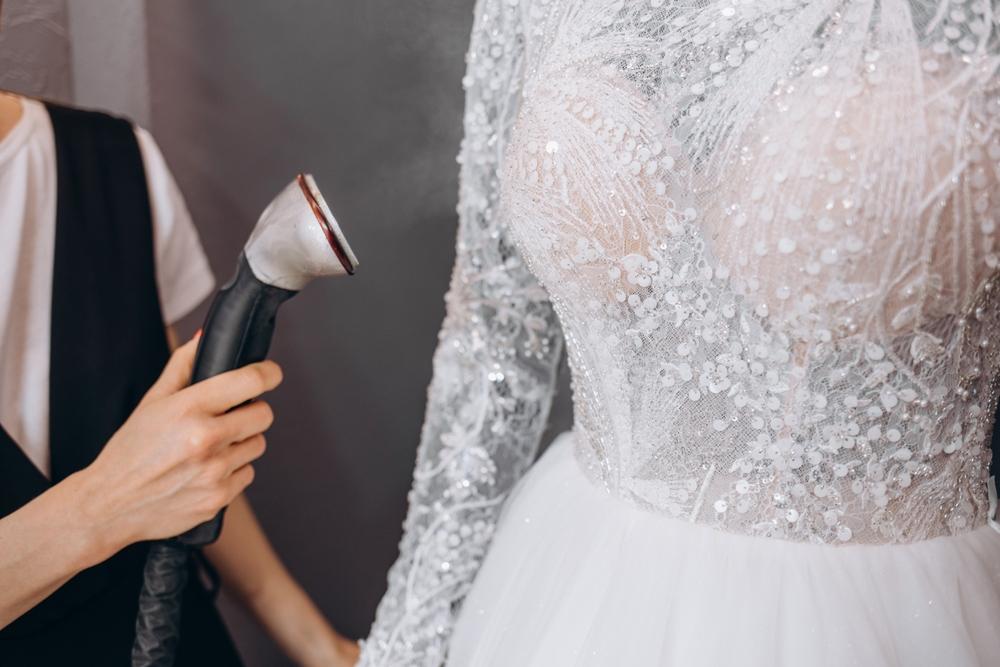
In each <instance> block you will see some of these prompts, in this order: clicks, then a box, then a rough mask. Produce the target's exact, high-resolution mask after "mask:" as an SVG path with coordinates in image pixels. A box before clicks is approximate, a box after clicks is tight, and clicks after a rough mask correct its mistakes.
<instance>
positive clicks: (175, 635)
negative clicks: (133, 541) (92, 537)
mask: <svg viewBox="0 0 1000 667" xmlns="http://www.w3.org/2000/svg"><path fill="white" fill-rule="evenodd" d="M189 549H190V547H188V546H187V545H184V544H180V543H179V542H154V543H153V545H152V546H151V547H150V549H149V555H148V556H147V557H146V568H145V570H143V576H142V593H141V594H140V595H139V616H138V617H137V619H136V623H135V643H134V644H133V645H132V667H172V665H173V664H174V655H175V654H176V653H177V643H178V641H180V636H181V632H180V630H181V627H180V626H181V602H182V600H183V599H184V587H185V586H186V585H187V579H188V568H187V561H188V551H189Z"/></svg>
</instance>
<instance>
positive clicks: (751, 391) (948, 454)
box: [363, 0, 1000, 665]
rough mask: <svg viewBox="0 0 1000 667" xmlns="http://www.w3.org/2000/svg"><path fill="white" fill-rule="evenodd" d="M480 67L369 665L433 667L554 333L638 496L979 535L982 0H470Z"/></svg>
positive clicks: (994, 261)
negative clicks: (431, 360)
mask: <svg viewBox="0 0 1000 667" xmlns="http://www.w3.org/2000/svg"><path fill="white" fill-rule="evenodd" d="M465 84H466V86H467V90H468V98H467V110H466V139H465V142H464V144H463V149H462V154H461V161H462V175H461V178H462V196H461V204H460V206H459V212H460V229H459V242H458V259H457V262H456V268H455V273H454V276H453V281H452V286H451V289H450V291H449V296H448V317H447V320H446V322H445V325H444V328H443V330H442V338H441V345H440V347H439V349H438V351H437V354H436V356H435V374H434V380H433V382H432V385H431V389H430V393H429V403H428V412H427V421H426V423H425V428H424V431H423V434H422V441H421V447H420V453H419V456H418V465H417V470H416V473H415V484H414V490H413V492H412V494H411V497H410V501H411V508H410V514H409V516H408V518H407V523H406V534H405V536H404V539H403V544H402V549H401V556H400V559H399V561H398V562H397V563H396V565H395V566H394V568H393V570H392V572H391V573H390V581H389V592H388V593H387V595H386V598H385V599H384V601H383V603H382V605H381V606H380V608H379V614H378V618H377V619H376V623H375V625H374V627H373V630H372V635H371V638H370V639H369V641H368V642H366V644H365V647H364V652H363V663H364V664H379V665H382V664H385V665H390V664H391V665H395V664H400V665H404V664H405V665H410V664H421V665H436V664H439V663H440V662H441V661H442V659H443V656H444V654H445V651H446V648H447V637H448V634H449V630H450V626H451V622H452V619H453V617H454V614H455V613H456V611H457V608H458V604H459V603H460V601H461V599H462V596H463V595H464V593H465V591H466V590H467V588H468V585H469V584H470V582H471V580H472V578H473V576H474V574H475V571H476V569H477V567H478V564H479V562H480V560H481V558H482V556H483V554H484V553H485V550H486V548H487V547H488V543H489V539H490V533H491V530H492V527H493V524H494V521H495V518H496V515H497V512H498V511H499V506H500V503H501V502H502V501H503V499H504V497H505V495H506V493H507V491H509V489H510V487H511V485H512V484H513V482H514V481H515V480H516V479H517V477H518V476H519V475H520V474H521V473H522V472H523V470H524V469H525V468H527V466H528V465H529V464H530V461H531V460H532V458H533V456H534V451H535V447H536V445H537V440H538V437H539V434H540V433H541V431H542V429H543V427H544V422H545V417H546V415H547V410H548V404H549V400H550V394H551V391H552V381H553V371H554V368H555V365H556V362H557V360H558V356H559V353H560V341H561V340H565V343H566V348H567V350H568V353H569V359H570V366H571V369H572V374H573V401H574V407H575V417H576V419H575V425H574V430H576V431H577V433H578V436H579V437H578V438H577V440H578V442H579V443H581V444H580V449H579V452H578V453H579V456H580V459H581V461H582V462H583V464H584V465H585V467H586V468H587V470H588V472H589V474H590V476H591V477H592V478H593V479H594V480H595V481H596V482H598V483H600V484H602V485H603V486H604V487H605V488H607V489H608V491H609V492H610V493H612V494H615V495H616V496H619V497H621V498H624V499H626V500H628V501H630V502H633V503H636V504H638V505H640V506H642V507H644V508H647V509H649V510H651V511H656V512H662V513H665V514H667V515H670V516H674V517H677V518H681V519H684V520H690V521H697V522H700V523H704V524H708V525H712V526H715V527H717V528H719V529H723V530H727V531H733V532H739V533H745V534H753V535H760V536H766V537H774V538H783V539H790V540H797V541H808V542H817V543H829V544H843V543H859V542H860V543H899V542H909V541H914V540H921V539H927V538H931V537H936V536H941V535H948V534H954V533H959V532H963V531H966V530H969V529H971V528H973V527H976V526H979V525H981V524H982V523H984V522H985V521H986V518H987V507H988V497H987V470H988V462H989V436H990V433H991V431H992V422H993V414H994V409H995V404H996V396H997V383H998V381H1000V380H997V379H996V378H997V377H998V371H1000V368H998V363H1000V359H998V353H997V348H998V347H1000V335H998V334H997V333H996V332H997V330H998V329H997V327H998V325H1000V304H997V303H996V301H995V297H994V293H995V292H996V290H998V289H1000V276H998V275H997V273H998V270H1000V267H998V264H1000V260H998V256H997V255H996V254H995V252H996V248H995V244H996V239H997V236H998V230H997V224H998V222H1000V5H998V4H997V2H996V0H940V1H939V0H878V1H876V0H701V1H686V2H673V1H670V0H520V2H518V0H480V1H479V3H478V6H477V17H476V23H475V27H474V31H473V40H472V45H471V48H470V57H469V69H468V75H467V76H466V79H465ZM501 158H503V159H501ZM994 284H996V288H994ZM560 332H561V333H560Z"/></svg>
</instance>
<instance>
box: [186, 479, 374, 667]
mask: <svg viewBox="0 0 1000 667" xmlns="http://www.w3.org/2000/svg"><path fill="white" fill-rule="evenodd" d="M205 555H206V556H208V559H209V560H210V561H212V565H214V566H215V567H216V569H217V570H218V571H219V574H220V575H221V576H222V584H223V587H224V588H225V589H226V591H228V592H229V593H230V594H232V595H233V596H234V597H235V598H236V599H238V600H239V601H240V602H242V603H243V606H244V607H246V609H247V610H248V611H249V612H250V613H251V614H253V616H254V617H255V618H256V619H257V620H258V621H259V622H260V624H261V625H262V626H263V627H264V628H265V629H266V630H267V632H268V634H269V635H271V637H272V638H274V640H275V641H276V642H277V643H278V645H279V646H281V648H282V649H283V650H284V652H285V654H286V655H287V656H288V657H289V658H291V659H292V660H293V661H294V662H295V664H297V665H302V666H303V667H353V665H354V664H355V663H357V661H358V645H357V643H356V642H353V641H351V640H349V639H347V638H345V637H344V636H342V635H341V634H339V633H338V632H337V631H336V630H335V629H334V628H333V626H332V625H331V624H330V622H329V621H327V619H326V618H325V617H324V616H323V612H322V611H320V609H319V608H318V607H317V606H316V604H315V603H314V602H313V601H312V600H311V599H310V598H309V596H308V595H307V594H306V592H305V591H304V590H303V589H302V587H301V586H299V584H298V582H296V581H295V579H294V578H293V577H292V575H291V574H290V573H289V572H288V570H287V569H286V568H285V566H284V564H283V563H282V562H281V559H280V558H278V555H277V554H276V553H275V551H274V548H273V547H272V546H271V543H270V541H269V540H268V539H267V536H266V535H264V531H263V530H262V529H261V527H260V523H258V521H257V517H256V516H254V513H253V508H251V507H250V503H249V502H248V501H247V499H246V496H240V497H239V498H237V499H236V500H235V501H234V502H233V504H232V505H231V506H230V507H229V510H228V511H227V512H226V521H225V522H224V523H223V526H222V535H221V536H219V539H218V541H216V542H214V543H213V544H210V545H208V546H207V547H205Z"/></svg>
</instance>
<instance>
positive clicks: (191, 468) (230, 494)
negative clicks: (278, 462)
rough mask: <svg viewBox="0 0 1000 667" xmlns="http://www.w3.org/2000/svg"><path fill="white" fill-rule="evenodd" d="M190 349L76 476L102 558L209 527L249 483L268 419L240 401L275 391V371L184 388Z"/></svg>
mask: <svg viewBox="0 0 1000 667" xmlns="http://www.w3.org/2000/svg"><path fill="white" fill-rule="evenodd" d="M196 346H197V337H196V338H194V339H192V340H191V341H189V342H188V343H187V344H185V345H183V346H181V347H180V348H178V349H177V350H176V351H175V352H174V354H173V355H172V356H171V358H170V361H169V362H168V363H167V366H166V368H165V369H164V370H163V373H162V375H161V376H160V378H159V380H157V382H156V384H154V385H153V386H152V387H151V388H150V390H149V391H148V392H147V393H146V396H145V397H144V398H143V399H142V401H141V402H140V404H139V406H138V407H137V408H136V409H135V411H134V412H133V413H132V415H131V416H130V417H129V418H128V420H127V421H126V422H125V423H124V424H123V425H122V427H121V428H120V429H119V430H118V432H117V433H115V435H114V436H113V437H112V438H111V440H110V441H109V442H108V444H107V445H106V446H105V447H104V449H103V451H102V452H101V454H100V455H99V456H98V457H97V460H95V461H94V463H93V464H91V465H90V466H88V467H87V468H86V469H84V470H83V471H81V472H79V473H77V474H76V475H74V476H73V477H75V478H76V479H74V480H73V481H74V483H76V484H78V485H79V487H80V489H81V490H82V493H81V496H80V497H81V498H83V499H84V501H83V503H82V506H81V507H80V508H79V511H80V513H81V515H82V520H83V521H84V523H85V524H86V525H89V526H91V527H92V528H93V530H94V534H95V535H97V536H99V539H100V543H101V546H102V547H103V550H105V551H106V552H107V553H106V556H110V555H111V554H113V553H114V552H115V551H117V550H118V549H121V548H122V547H125V546H127V545H128V544H131V543H133V542H138V541H142V540H152V539H161V538H166V537H172V536H174V535H178V534H180V533H183V532H184V531H186V530H188V529H189V528H192V527H193V526H196V525H198V524H200V523H202V522H204V521H207V520H209V519H211V518H212V517H214V516H215V514H216V513H217V512H218V511H219V510H220V509H222V508H223V507H225V506H226V505H228V504H229V503H231V502H232V501H233V499H234V498H236V497H237V496H238V495H239V494H240V493H241V492H242V491H243V490H244V489H245V488H246V487H247V486H248V485H249V484H250V482H251V481H253V477H254V471H253V467H252V466H251V462H252V461H254V460H255V459H257V458H258V457H259V456H261V454H263V453H264V449H265V442H264V436H263V432H264V431H265V430H267V428H268V427H269V426H270V425H271V422H272V421H273V419H274V416H273V413H272V411H271V408H270V406H269V405H268V404H267V403H265V402H263V401H254V402H252V403H247V401H250V400H251V399H254V398H256V397H257V396H259V395H261V394H262V393H264V392H266V391H269V390H271V389H274V388H275V387H277V386H278V384H280V382H281V377H282V376H281V369H280V368H279V367H278V365H277V364H275V363H274V362H271V361H264V362H261V363H257V364H250V365H248V366H245V367H243V368H240V369H237V370H234V371H229V372H227V373H222V374H220V375H217V376H215V377H212V378H209V379H207V380H205V381H204V382H199V383H198V384H195V385H192V386H190V387H188V386H187V385H188V381H189V378H190V376H191V369H192V365H193V362H194V355H195V350H196ZM245 403H247V404H246V405H244V404H245ZM237 406H239V407H237ZM230 410H232V411H231V412H230ZM71 479H72V478H71ZM67 481H69V480H67Z"/></svg>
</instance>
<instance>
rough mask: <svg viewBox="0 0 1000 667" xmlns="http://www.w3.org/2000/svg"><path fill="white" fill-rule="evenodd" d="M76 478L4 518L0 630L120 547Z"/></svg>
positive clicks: (1, 526) (0, 537)
mask: <svg viewBox="0 0 1000 667" xmlns="http://www.w3.org/2000/svg"><path fill="white" fill-rule="evenodd" d="M86 496H87V491H86V488H85V483H84V479H83V475H82V474H81V473H77V474H76V475H72V476H70V477H68V478H67V479H65V480H64V481H62V482H60V483H59V484H56V485H55V486H53V487H52V488H51V489H49V490H48V491H46V492H45V493H43V494H41V495H40V496H38V497H37V498H35V499H34V500H32V501H31V502H29V503H28V504H27V505H25V506H23V507H22V508H20V509H19V510H17V511H15V512H13V513H11V514H9V515H7V516H6V517H4V518H3V519H0V628H2V627H6V626H7V625H8V624H9V623H11V622H12V621H14V620H15V619H17V618H18V617H19V616H21V615H22V614H24V613H25V612H27V611H28V610H30V609H31V608H32V607H34V606H35V605H37V604H38V603H40V602H41V601H42V600H44V599H45V598H46V597H48V596H49V595H51V594H52V593H53V592H54V591H55V590H56V589H58V588H59V587H60V586H62V585H63V584H64V583H66V582H67V581H68V580H69V579H71V578H72V577H73V576H74V575H76V574H77V573H78V572H80V571H81V570H84V569H86V568H88V567H91V566H93V565H96V564H98V563H100V562H101V561H103V560H106V559H107V558H110V557H111V556H112V555H113V554H114V553H115V551H117V550H118V548H120V547H123V546H125V545H124V544H122V545H116V544H115V543H114V541H113V540H112V539H109V537H108V536H107V535H106V534H105V531H103V530H102V527H101V526H100V524H99V523H98V522H97V521H95V519H94V518H93V517H91V516H89V515H88V514H87V511H86V509H85V508H86Z"/></svg>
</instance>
